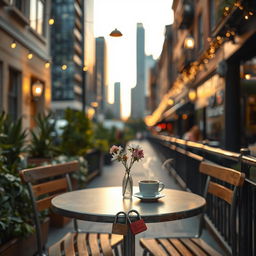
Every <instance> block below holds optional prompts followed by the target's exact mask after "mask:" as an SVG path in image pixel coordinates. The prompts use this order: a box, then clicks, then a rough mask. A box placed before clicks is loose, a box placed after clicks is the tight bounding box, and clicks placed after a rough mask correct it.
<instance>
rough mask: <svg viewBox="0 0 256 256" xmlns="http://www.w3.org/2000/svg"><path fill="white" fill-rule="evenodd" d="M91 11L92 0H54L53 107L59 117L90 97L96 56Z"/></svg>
mask: <svg viewBox="0 0 256 256" xmlns="http://www.w3.org/2000/svg"><path fill="white" fill-rule="evenodd" d="M92 13H93V4H92V0H86V1H79V0H74V1H52V17H54V19H55V23H54V25H53V26H52V30H51V55H52V108H53V110H54V111H55V112H56V114H57V115H58V116H60V117H61V116H62V115H63V112H64V110H65V109H66V108H67V107H70V108H73V109H77V110H82V108H84V107H85V100H86V98H90V95H89V93H90V92H91V88H92V86H91V83H93V81H92V79H91V77H92V74H91V73H92V70H93V68H92V67H91V66H94V63H93V61H92V60H91V59H89V58H90V55H92V56H93V60H94V58H95V54H94V49H95V41H94V36H93V33H92V32H93V29H92V27H93V19H92V17H91V15H92ZM89 19H90V21H89ZM88 48H90V55H89V56H88V55H87V52H88V50H87V49H88ZM84 66H86V70H87V71H86V74H85V73H84V71H83V67H84ZM86 89H87V91H88V93H87V92H86Z"/></svg>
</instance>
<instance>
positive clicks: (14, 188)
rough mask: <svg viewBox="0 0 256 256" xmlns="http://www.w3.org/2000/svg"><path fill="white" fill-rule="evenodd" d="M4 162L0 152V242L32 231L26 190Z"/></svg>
mask: <svg viewBox="0 0 256 256" xmlns="http://www.w3.org/2000/svg"><path fill="white" fill-rule="evenodd" d="M4 162H6V160H5V157H4V156H3V155H2V152H0V205H1V208H0V244H3V243H5V242H7V241H9V240H10V239H12V238H15V237H24V236H27V235H29V234H30V233H32V232H33V231H34V228H33V225H32V223H31V219H32V205H31V203H30V198H29V194H28V191H27V189H26V188H25V187H24V186H23V185H22V184H21V181H20V179H19V177H16V176H14V175H13V174H10V173H9V171H8V169H7V168H6V166H5V165H4Z"/></svg>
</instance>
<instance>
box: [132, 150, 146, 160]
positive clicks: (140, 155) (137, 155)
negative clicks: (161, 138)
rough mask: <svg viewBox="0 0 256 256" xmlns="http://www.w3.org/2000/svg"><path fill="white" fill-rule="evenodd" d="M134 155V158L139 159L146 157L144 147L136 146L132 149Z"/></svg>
mask: <svg viewBox="0 0 256 256" xmlns="http://www.w3.org/2000/svg"><path fill="white" fill-rule="evenodd" d="M132 156H133V158H134V160H136V161H139V160H140V159H141V158H143V157H144V152H143V150H142V149H137V148H136V149H134V150H133V151H132Z"/></svg>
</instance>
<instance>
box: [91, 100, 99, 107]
mask: <svg viewBox="0 0 256 256" xmlns="http://www.w3.org/2000/svg"><path fill="white" fill-rule="evenodd" d="M91 106H92V107H94V108H97V107H98V106H99V103H98V102H97V101H94V102H92V103H91Z"/></svg>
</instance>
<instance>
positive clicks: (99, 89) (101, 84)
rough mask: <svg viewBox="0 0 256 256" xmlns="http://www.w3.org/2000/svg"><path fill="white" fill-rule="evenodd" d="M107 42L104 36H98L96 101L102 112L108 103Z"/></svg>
mask: <svg viewBox="0 0 256 256" xmlns="http://www.w3.org/2000/svg"><path fill="white" fill-rule="evenodd" d="M106 56H107V54H106V42H105V38H104V37H98V38H96V68H95V73H96V101H97V102H98V104H99V105H98V110H99V112H100V113H104V112H105V105H106V95H107V93H106V89H107V86H106V71H107V60H106Z"/></svg>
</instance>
